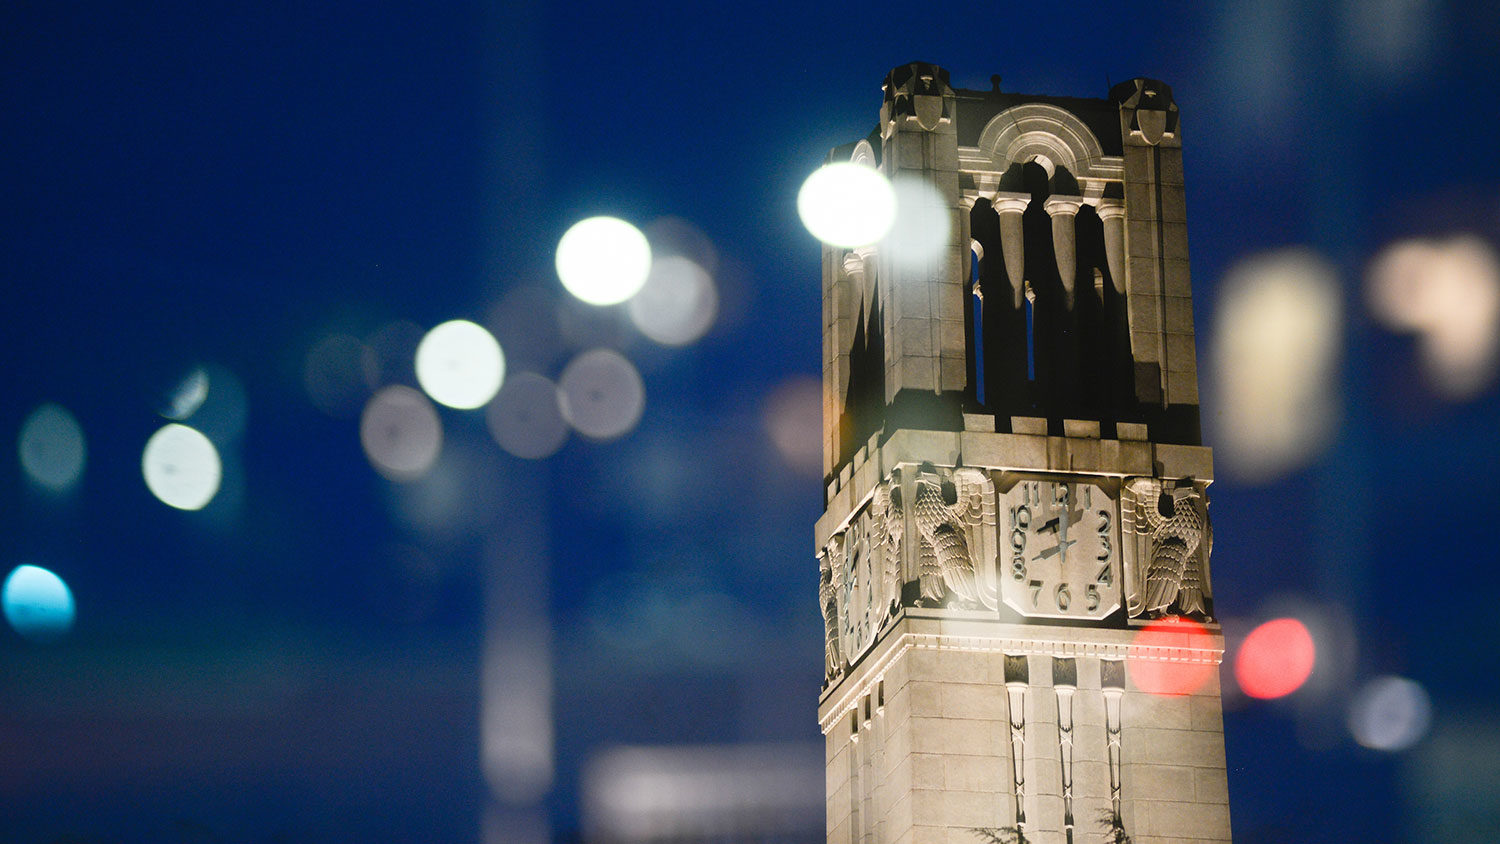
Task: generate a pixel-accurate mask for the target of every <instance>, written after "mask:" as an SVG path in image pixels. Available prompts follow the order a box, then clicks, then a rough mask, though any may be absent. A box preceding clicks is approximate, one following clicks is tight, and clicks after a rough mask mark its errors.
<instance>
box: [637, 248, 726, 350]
mask: <svg viewBox="0 0 1500 844" xmlns="http://www.w3.org/2000/svg"><path fill="white" fill-rule="evenodd" d="M626 307H627V308H628V310H629V311H630V321H631V322H634V323H635V327H636V328H638V329H640V331H641V333H642V334H644V335H646V336H647V337H649V338H651V339H652V340H655V341H656V342H658V343H660V344H662V345H663V346H686V345H687V344H689V343H691V342H693V341H694V340H697V339H698V338H699V337H702V336H703V335H704V334H705V333H706V332H707V331H708V329H709V327H710V326H712V325H713V324H714V317H715V316H716V315H717V314H718V311H719V292H718V290H717V289H716V288H715V287H714V280H713V278H711V277H710V276H709V274H708V272H707V271H705V270H704V269H703V268H702V267H700V266H698V265H697V264H696V263H694V262H693V261H692V260H691V259H688V258H684V257H682V256H681V255H667V256H664V257H661V258H657V259H656V261H654V262H653V263H652V265H651V275H650V276H649V277H648V278H647V279H646V286H645V287H642V288H641V291H640V292H639V293H637V294H636V295H635V296H634V297H632V298H631V300H630V304H629V305H627V306H626Z"/></svg>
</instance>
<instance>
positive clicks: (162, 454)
mask: <svg viewBox="0 0 1500 844" xmlns="http://www.w3.org/2000/svg"><path fill="white" fill-rule="evenodd" d="M223 471H224V469H223V465H222V464H221V463H220V462H219V450H218V449H216V448H214V444H213V443H211V442H209V440H208V437H206V436H204V435H203V434H202V433H201V432H199V431H198V430H197V429H195V428H189V427H188V426H186V425H179V424H177V423H175V422H174V423H172V424H170V425H164V426H162V427H161V428H160V429H159V430H158V431H157V432H156V433H154V434H152V435H151V439H149V440H147V441H146V449H145V451H144V452H143V453H142V455H141V474H142V475H143V476H144V477H145V479H146V487H147V488H148V489H150V490H151V494H152V495H154V496H156V497H157V499H158V500H159V501H161V503H163V504H166V505H168V506H169V507H176V508H177V509H179V510H202V509H203V508H204V507H206V506H207V505H208V502H210V501H212V500H213V498H214V495H216V494H217V493H218V491H219V482H220V481H221V480H222V479H223Z"/></svg>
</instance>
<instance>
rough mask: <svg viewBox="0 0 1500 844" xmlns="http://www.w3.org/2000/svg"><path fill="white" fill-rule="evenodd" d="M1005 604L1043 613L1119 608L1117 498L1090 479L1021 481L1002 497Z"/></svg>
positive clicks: (1084, 613) (1095, 614)
mask: <svg viewBox="0 0 1500 844" xmlns="http://www.w3.org/2000/svg"><path fill="white" fill-rule="evenodd" d="M1000 510H1001V517H1000V518H1001V522H1000V524H1001V526H1002V529H1003V531H1004V534H1003V537H1002V540H1001V549H1002V552H1001V559H1000V566H1001V571H1000V584H1001V590H1000V591H1001V596H1002V598H1003V599H1004V601H1005V603H1006V604H1007V605H1008V606H1010V607H1011V609H1014V610H1016V611H1017V612H1019V613H1021V614H1022V615H1027V616H1035V617H1041V618H1103V617H1105V616H1107V615H1109V614H1110V613H1112V612H1114V611H1115V610H1117V609H1119V607H1120V581H1119V577H1118V576H1117V573H1118V571H1119V565H1120V559H1119V556H1120V555H1119V546H1120V541H1119V534H1118V522H1119V518H1118V514H1119V502H1117V501H1116V500H1115V499H1114V498H1113V497H1111V496H1110V495H1109V494H1108V493H1107V492H1106V491H1105V490H1104V488H1103V487H1101V486H1099V485H1097V484H1094V483H1089V482H1085V481H1056V480H1045V479H1040V478H1038V479H1022V480H1020V481H1018V482H1017V483H1016V484H1015V485H1014V486H1012V487H1011V488H1010V490H1008V491H1006V492H1003V493H1001V494H1000Z"/></svg>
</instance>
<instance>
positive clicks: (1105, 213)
mask: <svg viewBox="0 0 1500 844" xmlns="http://www.w3.org/2000/svg"><path fill="white" fill-rule="evenodd" d="M1094 210H1095V211H1097V212H1099V219H1101V220H1114V219H1118V218H1120V217H1124V216H1125V200H1123V199H1101V200H1099V204H1098V205H1096V206H1094Z"/></svg>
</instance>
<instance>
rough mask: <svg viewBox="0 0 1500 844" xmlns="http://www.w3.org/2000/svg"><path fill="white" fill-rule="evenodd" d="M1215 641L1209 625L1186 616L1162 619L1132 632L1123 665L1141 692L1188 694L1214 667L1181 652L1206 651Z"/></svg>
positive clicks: (1203, 680)
mask: <svg viewBox="0 0 1500 844" xmlns="http://www.w3.org/2000/svg"><path fill="white" fill-rule="evenodd" d="M1215 644H1216V642H1215V639H1214V637H1213V635H1212V634H1210V633H1209V632H1208V628H1206V627H1204V626H1203V625H1201V624H1199V623H1198V622H1196V621H1192V620H1191V619H1186V618H1163V619H1160V620H1157V621H1153V622H1151V623H1150V624H1148V625H1146V626H1145V627H1143V628H1141V630H1140V632H1138V633H1136V634H1135V639H1134V640H1133V641H1132V642H1131V643H1130V655H1129V657H1128V658H1127V659H1126V662H1125V665H1126V668H1127V670H1129V672H1130V679H1131V680H1132V681H1133V682H1134V683H1135V686H1136V688H1138V689H1140V690H1141V691H1143V692H1150V693H1151V694H1154V695H1167V696H1176V695H1190V694H1192V693H1194V692H1196V691H1198V690H1199V689H1201V688H1203V685H1204V684H1205V683H1207V682H1208V680H1209V678H1210V677H1212V676H1213V673H1214V671H1215V669H1216V668H1217V666H1216V665H1215V664H1214V663H1212V662H1209V661H1201V662H1199V661H1189V660H1188V659H1184V656H1187V655H1186V654H1184V653H1183V651H1185V650H1186V651H1208V650H1211V649H1212V648H1214V647H1215ZM1202 656H1206V654H1203V655H1202Z"/></svg>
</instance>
